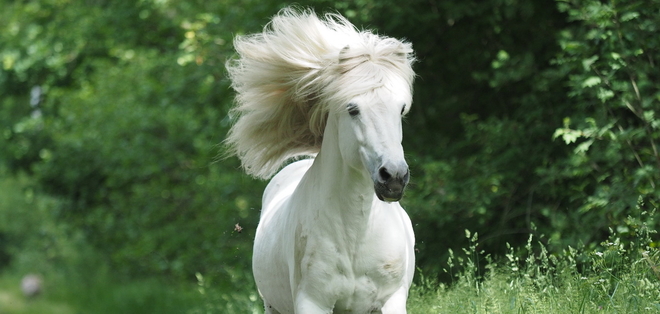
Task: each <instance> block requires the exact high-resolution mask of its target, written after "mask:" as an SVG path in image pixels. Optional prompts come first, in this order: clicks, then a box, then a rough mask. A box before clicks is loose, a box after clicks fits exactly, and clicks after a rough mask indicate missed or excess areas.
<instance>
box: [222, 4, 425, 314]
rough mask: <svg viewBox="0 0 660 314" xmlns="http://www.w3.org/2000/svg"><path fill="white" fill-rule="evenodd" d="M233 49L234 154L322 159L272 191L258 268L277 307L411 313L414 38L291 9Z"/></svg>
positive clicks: (305, 313)
mask: <svg viewBox="0 0 660 314" xmlns="http://www.w3.org/2000/svg"><path fill="white" fill-rule="evenodd" d="M234 46H235V48H236V50H237V52H238V54H239V58H237V59H235V60H232V61H229V62H228V64H227V68H228V71H229V74H230V78H231V80H232V86H233V88H234V89H235V90H236V91H237V96H236V107H235V108H234V109H233V111H232V113H233V114H234V115H235V117H236V120H235V123H234V125H233V126H232V129H231V130H230V132H229V135H228V137H227V139H226V144H227V145H228V148H229V152H230V154H235V155H237V156H238V157H239V158H240V159H241V162H242V165H243V167H244V169H245V170H246V171H247V173H249V174H251V175H254V176H256V177H260V178H269V177H271V176H272V175H273V174H274V173H275V172H277V169H278V168H279V167H280V166H281V165H282V164H284V163H285V162H286V160H288V159H290V158H296V157H298V159H300V157H301V156H310V157H314V158H311V159H303V160H299V161H297V162H293V163H291V164H289V165H288V166H286V167H285V168H284V169H282V170H281V171H280V172H279V173H278V174H277V175H275V177H274V178H273V179H272V180H271V182H270V183H269V185H268V187H267V188H266V190H265V192H264V195H263V209H262V212H261V219H260V223H259V226H258V227H257V232H256V238H255V243H254V254H253V260H252V263H253V265H252V267H253V272H254V278H255V281H256V284H257V287H258V289H259V293H260V295H261V297H262V299H263V300H264V303H265V309H266V313H297V314H315V313H406V299H407V297H408V289H409V288H410V285H411V282H412V278H413V273H414V269H415V266H414V262H415V261H414V259H415V256H414V241H415V240H414V234H413V229H412V225H411V223H410V218H409V217H408V215H407V214H406V212H405V211H404V210H403V208H402V207H401V206H400V205H399V203H398V201H399V199H401V197H402V195H403V190H404V188H405V186H406V184H407V183H408V178H409V173H408V165H407V164H406V161H405V159H404V153H403V147H402V146H401V141H402V129H401V118H402V116H403V115H405V114H406V113H407V112H408V110H409V109H410V106H411V102H412V87H411V86H412V82H413V78H414V72H413V70H412V68H411V63H412V62H413V57H412V48H411V45H410V44H408V43H406V42H401V41H399V40H396V39H393V38H389V37H382V36H378V35H375V34H373V33H371V32H367V31H362V32H361V31H358V30H356V28H355V27H354V26H353V25H351V24H350V22H348V21H347V20H346V19H345V18H343V17H341V16H339V15H335V14H326V15H325V17H324V18H323V19H320V18H318V17H317V16H316V14H315V13H314V12H312V11H310V10H296V9H291V8H289V9H284V10H282V11H280V13H279V14H278V15H276V16H275V17H274V18H273V20H272V21H271V22H270V23H269V25H267V26H266V27H265V28H264V31H263V32H262V33H258V34H252V35H248V36H239V37H237V38H236V39H235V42H234Z"/></svg>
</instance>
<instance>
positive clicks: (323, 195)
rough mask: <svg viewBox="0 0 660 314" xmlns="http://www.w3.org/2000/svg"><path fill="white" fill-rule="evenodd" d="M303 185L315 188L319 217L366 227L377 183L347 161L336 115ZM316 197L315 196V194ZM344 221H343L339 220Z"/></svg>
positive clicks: (325, 132)
mask: <svg viewBox="0 0 660 314" xmlns="http://www.w3.org/2000/svg"><path fill="white" fill-rule="evenodd" d="M307 179H309V180H304V182H303V184H306V185H307V186H308V187H309V188H312V189H315V191H314V192H313V193H310V194H309V195H314V196H315V199H314V200H312V202H314V203H315V204H317V205H315V206H312V207H313V208H311V209H310V212H314V215H315V216H316V217H319V216H323V217H324V219H327V220H331V221H338V222H340V223H341V226H342V228H343V229H344V230H343V231H344V232H346V231H347V229H359V230H364V229H365V228H364V224H366V222H367V220H368V219H369V217H370V215H371V210H372V204H373V202H374V198H375V194H374V185H373V181H372V179H371V178H370V176H369V174H368V172H367V171H366V170H364V169H356V168H354V167H351V166H350V165H348V164H346V162H345V161H344V160H343V158H342V156H341V154H340V152H339V137H338V129H337V121H336V119H334V118H333V117H332V116H331V117H329V118H328V122H327V125H326V128H325V131H324V135H323V143H322V146H321V151H320V152H319V154H318V155H317V157H316V159H315V161H314V164H313V165H312V167H311V168H310V170H309V173H308V176H307ZM314 196H313V197H314ZM339 220H341V221H339Z"/></svg>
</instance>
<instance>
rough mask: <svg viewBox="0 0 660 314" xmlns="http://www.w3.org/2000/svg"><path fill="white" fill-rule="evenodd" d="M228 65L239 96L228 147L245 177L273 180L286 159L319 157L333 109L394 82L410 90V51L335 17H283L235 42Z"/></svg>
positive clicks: (291, 12)
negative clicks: (235, 56) (395, 79)
mask: <svg viewBox="0 0 660 314" xmlns="http://www.w3.org/2000/svg"><path fill="white" fill-rule="evenodd" d="M234 47H235V49H236V51H237V52H238V55H239V58H238V59H234V60H231V61H229V62H228V63H227V70H228V72H229V77H230V79H231V81H232V87H233V88H234V89H235V90H236V92H237V96H236V105H235V107H234V108H233V109H232V111H231V114H232V115H233V116H234V118H235V123H234V125H233V126H232V128H231V130H230V131H229V134H228V136H227V139H226V140H225V144H226V145H227V148H228V154H229V155H237V156H238V157H239V158H240V160H241V163H242V166H243V168H244V169H245V171H246V172H247V173H248V174H250V175H253V176H256V177H259V178H264V179H265V178H269V177H271V176H272V175H273V174H274V173H275V172H276V171H277V170H278V168H279V167H280V166H281V165H282V164H283V163H284V162H285V161H286V160H287V159H289V158H295V157H298V156H304V155H314V154H316V153H317V152H318V151H319V149H320V147H321V142H322V139H323V131H324V128H325V123H326V118H327V115H328V113H329V112H330V111H333V110H341V109H343V108H345V106H346V105H347V103H348V102H349V101H350V100H351V99H352V98H353V97H355V96H357V95H360V94H363V93H365V92H368V91H371V90H374V89H377V88H379V87H381V86H382V85H383V82H384V81H385V78H387V77H392V76H394V77H398V78H400V79H402V80H405V81H406V82H408V84H409V86H411V88H412V82H413V78H414V72H413V70H412V68H411V63H412V61H413V56H412V47H411V45H410V44H409V43H406V42H401V41H399V40H396V39H394V38H390V37H383V36H378V35H375V34H373V33H371V32H369V31H358V30H357V29H356V28H355V27H354V26H353V25H352V24H351V23H350V22H349V21H347V20H346V19H345V18H343V17H342V16H340V15H337V14H326V15H325V18H324V19H319V18H318V17H317V16H316V14H315V13H314V12H313V11H311V10H304V11H302V10H296V9H291V8H287V9H284V10H282V11H280V12H279V13H278V14H277V15H276V16H275V17H273V19H272V21H271V22H270V23H269V24H268V25H267V26H266V27H265V28H264V30H263V32H262V33H258V34H252V35H247V36H240V37H237V38H236V40H235V41H234Z"/></svg>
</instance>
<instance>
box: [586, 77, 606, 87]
mask: <svg viewBox="0 0 660 314" xmlns="http://www.w3.org/2000/svg"><path fill="white" fill-rule="evenodd" d="M600 82H601V79H600V77H598V76H591V77H589V78H587V79H586V80H584V82H582V87H594V86H596V85H598V84H600Z"/></svg>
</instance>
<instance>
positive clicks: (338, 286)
mask: <svg viewBox="0 0 660 314" xmlns="http://www.w3.org/2000/svg"><path fill="white" fill-rule="evenodd" d="M388 240H389V241H388ZM362 241H363V242H364V243H358V244H357V245H356V243H353V244H352V245H348V244H347V243H336V242H333V241H330V240H327V239H322V238H318V239H306V241H305V242H306V243H305V245H304V252H301V253H302V254H301V255H302V256H303V258H302V259H301V261H300V269H301V274H302V276H301V282H300V284H301V285H302V286H305V287H315V290H316V291H315V292H316V294H317V297H319V298H327V299H329V300H328V302H330V303H333V304H334V313H371V312H372V311H373V312H377V311H379V310H380V308H381V307H382V306H383V304H384V302H385V301H386V300H387V299H388V298H389V297H390V295H391V294H392V293H393V292H394V291H395V290H396V289H397V288H398V287H400V286H401V284H402V281H403V278H404V274H405V271H406V264H405V248H404V246H403V242H401V241H396V240H394V239H388V236H387V235H381V236H380V237H377V236H376V235H371V236H366V237H365V238H363V239H362ZM346 248H351V249H348V250H347V249H346Z"/></svg>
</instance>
